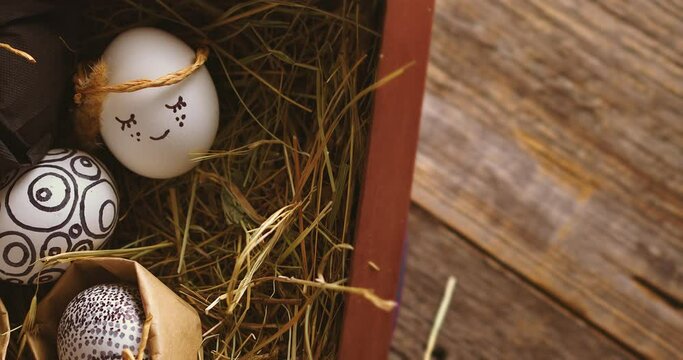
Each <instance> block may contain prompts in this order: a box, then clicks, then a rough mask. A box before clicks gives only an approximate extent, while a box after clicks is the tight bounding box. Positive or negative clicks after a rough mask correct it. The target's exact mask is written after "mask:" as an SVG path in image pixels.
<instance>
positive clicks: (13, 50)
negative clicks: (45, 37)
mask: <svg viewBox="0 0 683 360" xmlns="http://www.w3.org/2000/svg"><path fill="white" fill-rule="evenodd" d="M0 49H5V50H7V51H9V52H11V53H12V54H14V55H17V56H19V57H22V58H24V59H26V61H28V62H30V63H31V64H35V63H36V59H34V58H33V56H31V54H29V53H27V52H26V51H22V50H19V49H16V48H14V47H12V45H10V44H5V43H0Z"/></svg>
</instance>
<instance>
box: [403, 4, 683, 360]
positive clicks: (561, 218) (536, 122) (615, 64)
mask: <svg viewBox="0 0 683 360" xmlns="http://www.w3.org/2000/svg"><path fill="white" fill-rule="evenodd" d="M681 34H683V2H681V1H664V0H659V1H616V0H615V1H608V0H604V1H586V0H559V1H545V0H528V1H527V0H518V1H513V0H506V1H500V0H481V1H468V0H438V1H437V6H436V11H435V27H434V33H433V38H432V48H431V60H430V68H429V71H428V86H427V87H428V93H427V95H426V100H425V108H424V111H423V120H422V127H421V135H420V146H419V153H418V159H417V165H416V171H415V183H414V186H413V192H412V199H413V201H414V202H415V203H417V204H418V205H419V206H421V207H423V208H424V209H426V210H428V211H429V212H430V213H431V214H433V215H434V216H435V217H437V218H439V219H440V220H442V221H443V222H445V223H447V224H448V225H449V226H450V227H452V228H453V229H456V230H457V231H458V232H460V233H462V234H463V235H464V236H465V237H467V238H468V239H470V240H471V241H473V242H474V243H475V244H476V245H477V246H479V247H481V248H482V249H483V250H484V251H485V252H487V253H489V254H491V256H493V257H495V258H497V259H499V260H500V261H501V262H502V263H504V264H506V266H509V267H510V268H511V269H513V270H514V271H515V272H517V273H519V274H521V276H523V277H524V278H526V279H527V281H529V282H530V283H532V284H534V285H535V286H538V287H539V288H542V289H543V290H544V291H547V293H548V294H550V295H551V296H552V297H554V298H556V299H557V301H559V302H560V303H561V304H562V305H563V306H565V307H567V308H570V309H572V311H574V312H575V313H576V314H578V316H580V317H582V318H585V319H586V320H587V321H588V322H589V323H590V324H592V326H595V327H597V328H599V329H601V330H602V331H604V332H605V333H607V334H609V335H610V336H612V337H613V338H614V339H616V340H618V341H620V342H622V343H623V344H624V345H625V346H626V347H628V348H629V349H631V350H632V351H634V352H636V353H637V354H640V355H643V356H648V357H653V358H663V359H664V358H683V346H681V344H683V315H682V313H683V37H681V36H680V35H681ZM460 275H462V274H460ZM511 300H513V299H511ZM490 326H494V325H490Z"/></svg>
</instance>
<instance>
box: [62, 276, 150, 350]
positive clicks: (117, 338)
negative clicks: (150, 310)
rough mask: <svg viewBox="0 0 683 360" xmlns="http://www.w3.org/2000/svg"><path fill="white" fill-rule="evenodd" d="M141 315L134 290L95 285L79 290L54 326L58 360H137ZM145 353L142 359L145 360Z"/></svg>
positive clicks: (142, 312) (141, 310)
mask: <svg viewBox="0 0 683 360" xmlns="http://www.w3.org/2000/svg"><path fill="white" fill-rule="evenodd" d="M144 322H145V312H144V307H143V305H142V301H141V298H140V292H139V291H138V289H137V288H135V287H133V286H130V285H126V284H99V285H95V286H93V287H90V288H88V289H85V290H83V291H81V292H80V293H79V294H78V295H76V297H75V298H73V299H72V300H71V302H69V304H68V305H67V306H66V309H64V313H63V314H62V317H61V319H60V320H59V325H58V327H57V354H58V356H59V359H60V360H81V359H121V353H122V352H123V350H124V349H128V350H130V351H131V352H132V353H133V355H134V356H135V357H136V358H137V355H138V352H139V349H140V342H141V341H142V328H143V325H144ZM148 358H149V357H148V351H147V350H145V353H144V359H148Z"/></svg>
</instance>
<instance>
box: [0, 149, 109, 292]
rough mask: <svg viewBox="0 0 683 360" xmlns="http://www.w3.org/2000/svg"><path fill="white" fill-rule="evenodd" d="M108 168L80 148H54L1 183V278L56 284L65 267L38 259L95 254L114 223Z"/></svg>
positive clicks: (31, 282) (22, 282)
mask: <svg viewBox="0 0 683 360" xmlns="http://www.w3.org/2000/svg"><path fill="white" fill-rule="evenodd" d="M118 203H119V200H118V192H117V190H116V185H115V184H114V181H113V180H112V176H111V174H110V173H109V170H107V168H106V167H105V166H104V165H103V164H102V163H101V162H100V161H99V160H97V159H96V158H95V157H93V156H91V155H89V154H87V153H85V152H83V151H79V150H70V149H52V150H50V151H49V152H48V153H47V155H45V156H44V157H43V159H42V160H41V161H39V162H38V163H37V164H35V165H32V166H29V167H24V168H20V169H17V170H13V171H11V172H10V173H7V174H4V176H3V177H2V179H0V279H1V280H4V281H7V282H11V283H16V284H38V283H46V282H51V281H54V280H56V279H57V278H58V277H59V276H60V275H61V274H62V273H63V272H64V270H65V269H66V267H67V266H68V264H58V265H50V266H46V264H45V263H44V262H43V261H42V260H41V259H43V258H45V257H47V256H51V255H57V254H61V253H65V252H72V251H83V250H95V249H97V248H99V247H100V246H102V244H103V243H104V242H105V241H106V240H107V238H108V237H109V236H110V235H111V233H112V231H113V230H114V227H115V226H116V223H117V220H118Z"/></svg>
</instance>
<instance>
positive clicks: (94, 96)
mask: <svg viewBox="0 0 683 360" xmlns="http://www.w3.org/2000/svg"><path fill="white" fill-rule="evenodd" d="M208 57H209V49H208V48H207V47H200V48H198V49H197V51H196V55H195V60H194V63H192V64H191V65H189V66H187V67H185V68H183V69H180V70H178V71H176V72H173V73H170V74H166V75H164V76H162V77H159V78H157V79H154V80H149V79H137V80H130V81H127V82H124V83H122V84H116V85H110V84H109V81H108V80H109V79H108V77H107V64H106V63H105V62H104V60H103V59H100V60H99V61H97V62H96V63H95V64H93V65H91V66H81V67H80V68H79V69H78V71H77V72H76V75H75V76H74V87H75V94H74V103H75V104H76V109H75V130H76V135H77V136H78V139H79V141H80V142H81V143H82V144H83V145H84V146H86V147H92V146H93V145H94V144H95V140H96V139H97V135H98V134H99V133H100V114H101V113H102V102H103V100H104V97H105V96H106V95H107V93H128V92H134V91H138V90H142V89H148V88H155V87H162V86H169V85H174V84H177V83H179V82H181V81H183V80H185V79H186V78H187V77H188V76H190V75H192V74H193V73H194V72H195V71H197V69H199V68H201V67H202V65H204V63H205V62H206V60H207V59H208Z"/></svg>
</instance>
